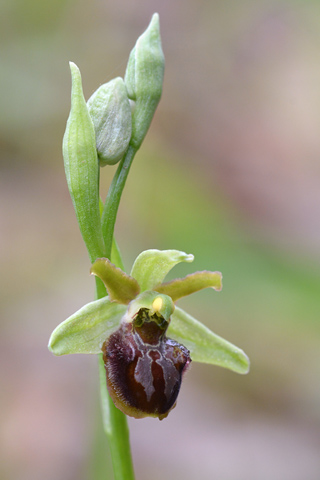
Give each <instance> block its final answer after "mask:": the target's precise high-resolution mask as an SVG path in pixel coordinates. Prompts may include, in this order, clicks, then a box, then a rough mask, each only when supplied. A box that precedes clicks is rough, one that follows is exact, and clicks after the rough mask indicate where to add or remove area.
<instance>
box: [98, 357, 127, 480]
mask: <svg viewBox="0 0 320 480" xmlns="http://www.w3.org/2000/svg"><path fill="white" fill-rule="evenodd" d="M99 376H100V392H101V406H102V419H103V428H104V431H105V433H106V435H107V437H108V440H109V445H110V451H111V457H112V465H113V472H114V478H115V480H134V471H133V465H132V459H131V449H130V442H129V429H128V424H127V417H126V416H125V415H124V414H123V413H122V412H120V410H118V409H117V408H116V407H115V406H114V404H113V401H112V400H111V398H110V396H109V393H108V390H107V385H106V370H105V368H104V363H103V357H102V354H100V355H99Z"/></svg>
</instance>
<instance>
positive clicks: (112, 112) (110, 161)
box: [87, 77, 132, 167]
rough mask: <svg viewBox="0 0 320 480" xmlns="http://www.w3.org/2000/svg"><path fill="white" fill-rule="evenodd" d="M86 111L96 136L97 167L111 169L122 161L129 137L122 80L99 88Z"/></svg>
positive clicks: (128, 115)
mask: <svg viewBox="0 0 320 480" xmlns="http://www.w3.org/2000/svg"><path fill="white" fill-rule="evenodd" d="M87 105H88V110H89V113H90V116H91V118H92V121H93V125H94V129H95V134H96V148H97V153H98V158H99V161H100V166H102V167H103V166H105V165H114V164H115V163H117V162H118V161H119V160H121V158H122V157H123V155H124V153H125V151H126V150H127V148H128V145H129V141H130V137H131V130H132V128H131V124H132V117H131V107H130V102H129V99H128V94H127V89H126V86H125V84H124V81H123V79H122V78H120V77H117V78H115V79H113V80H111V81H110V82H108V83H105V84H103V85H101V87H99V88H98V90H96V91H95V92H94V93H93V95H92V96H91V97H90V98H89V100H88V102H87Z"/></svg>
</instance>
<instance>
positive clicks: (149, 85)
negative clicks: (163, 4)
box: [124, 13, 164, 148]
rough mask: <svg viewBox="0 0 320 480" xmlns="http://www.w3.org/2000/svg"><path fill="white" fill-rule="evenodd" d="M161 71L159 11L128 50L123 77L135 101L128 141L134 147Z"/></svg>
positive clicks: (147, 121) (150, 114)
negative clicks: (133, 45) (129, 139)
mask: <svg viewBox="0 0 320 480" xmlns="http://www.w3.org/2000/svg"><path fill="white" fill-rule="evenodd" d="M163 75H164V55H163V52H162V48H161V38H160V30H159V15H158V14H157V13H155V14H154V15H153V17H152V19H151V22H150V25H149V26H148V28H147V30H146V31H145V32H144V33H143V34H142V35H141V36H140V37H139V38H138V40H137V42H136V45H135V47H134V48H133V50H132V51H131V53H130V57H129V61H128V65H127V70H126V74H125V79H124V81H125V84H126V87H127V89H128V95H129V98H130V99H131V100H134V101H135V106H134V109H133V118H132V137H131V142H130V143H131V144H132V145H133V146H134V147H135V148H139V147H140V145H141V143H142V141H143V139H144V137H145V135H146V133H147V131H148V128H149V126H150V123H151V120H152V117H153V115H154V112H155V110H156V108H157V105H158V103H159V100H160V97H161V93H162V84H163Z"/></svg>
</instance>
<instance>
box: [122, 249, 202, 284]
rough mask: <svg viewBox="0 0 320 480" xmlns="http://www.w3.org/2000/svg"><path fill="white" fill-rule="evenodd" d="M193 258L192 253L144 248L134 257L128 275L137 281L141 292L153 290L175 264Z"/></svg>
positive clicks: (189, 260)
mask: <svg viewBox="0 0 320 480" xmlns="http://www.w3.org/2000/svg"><path fill="white" fill-rule="evenodd" d="M193 259H194V256H193V255H188V254H187V253H184V252H179V251H178V250H145V251H144V252H142V253H140V255H138V257H137V258H136V260H135V262H134V264H133V267H132V270H131V273H130V275H131V276H132V277H133V278H135V279H136V280H137V282H138V283H139V285H140V289H141V292H144V291H145V290H153V289H154V287H155V286H156V285H159V284H160V283H162V281H163V279H164V278H165V276H166V275H167V274H168V273H169V272H170V270H171V269H172V268H173V267H174V266H175V265H177V264H178V263H180V262H193Z"/></svg>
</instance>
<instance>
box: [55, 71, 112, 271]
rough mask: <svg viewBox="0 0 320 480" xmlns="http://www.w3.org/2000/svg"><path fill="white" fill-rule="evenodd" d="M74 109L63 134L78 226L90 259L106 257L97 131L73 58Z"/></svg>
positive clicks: (72, 106)
mask: <svg viewBox="0 0 320 480" xmlns="http://www.w3.org/2000/svg"><path fill="white" fill-rule="evenodd" d="M70 70H71V76H72V91H71V111H70V115H69V118H68V121H67V127H66V131H65V134H64V138H63V158H64V168H65V172H66V177H67V183H68V187H69V192H70V195H71V199H72V202H73V205H74V209H75V212H76V216H77V220H78V224H79V228H80V231H81V234H82V237H83V240H84V242H85V244H86V247H87V249H88V252H89V256H90V260H91V262H94V260H95V259H96V258H98V257H103V254H104V242H103V237H102V230H101V221H100V211H99V164H98V158H97V152H96V140H95V132H94V127H93V123H92V120H91V117H90V115H89V112H88V108H87V104H86V102H85V99H84V96H83V92H82V83H81V75H80V71H79V69H78V67H77V66H76V65H75V64H74V63H72V62H70Z"/></svg>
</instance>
